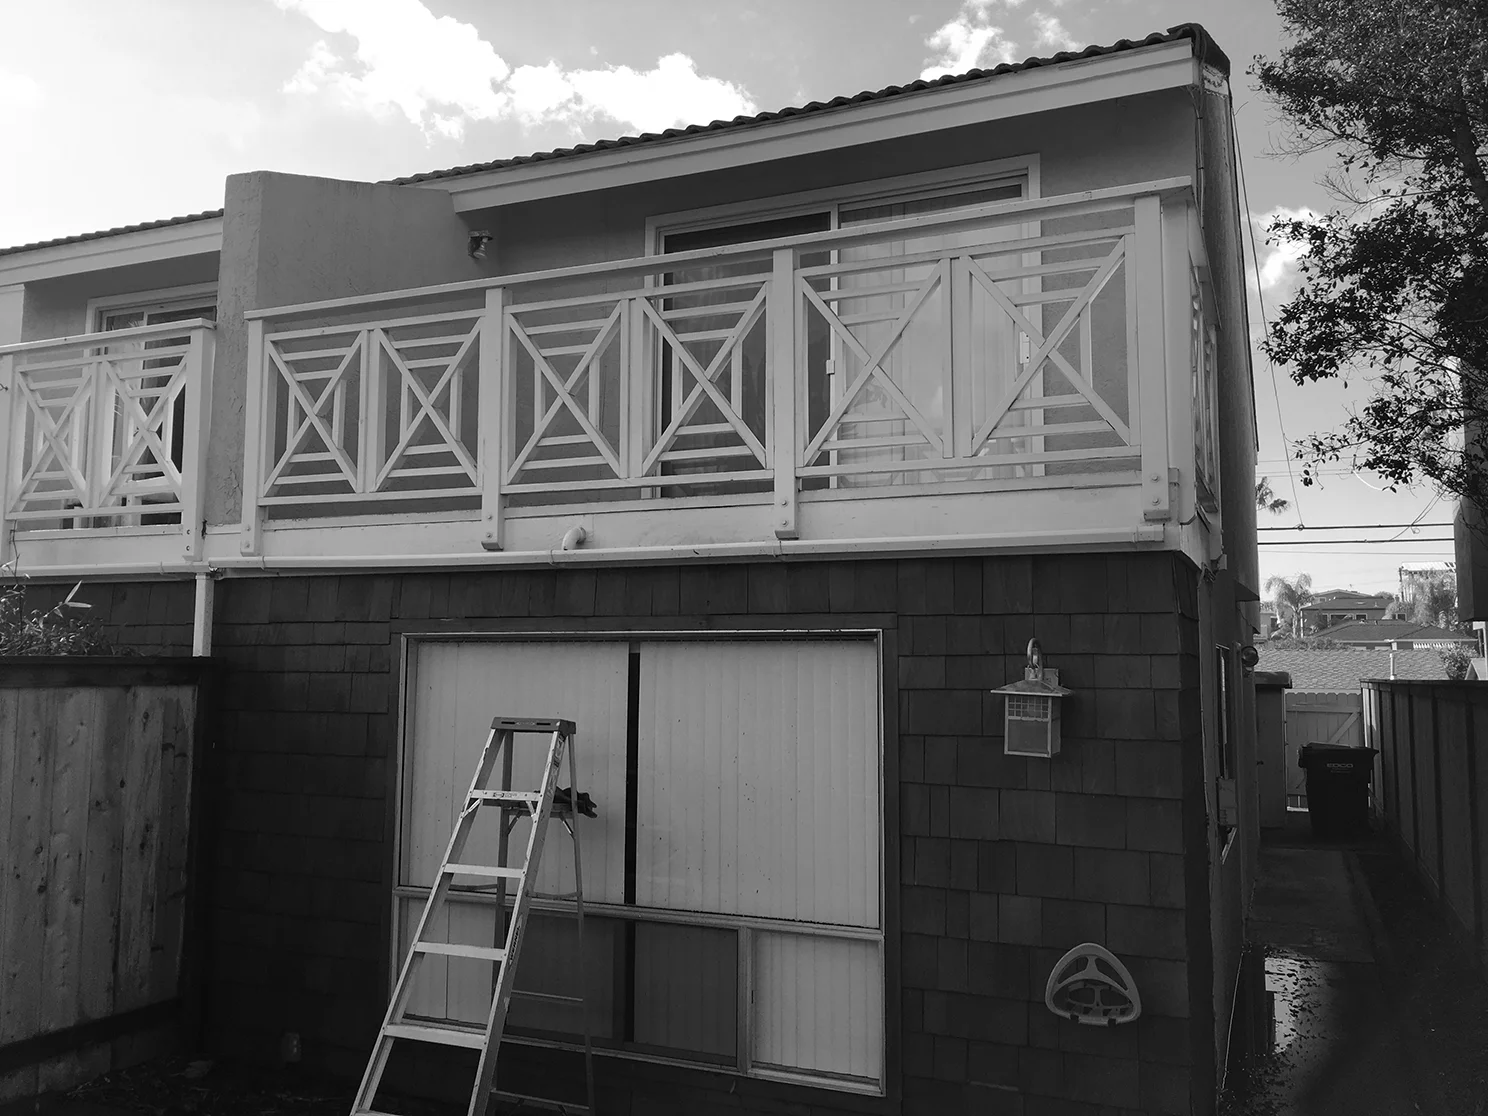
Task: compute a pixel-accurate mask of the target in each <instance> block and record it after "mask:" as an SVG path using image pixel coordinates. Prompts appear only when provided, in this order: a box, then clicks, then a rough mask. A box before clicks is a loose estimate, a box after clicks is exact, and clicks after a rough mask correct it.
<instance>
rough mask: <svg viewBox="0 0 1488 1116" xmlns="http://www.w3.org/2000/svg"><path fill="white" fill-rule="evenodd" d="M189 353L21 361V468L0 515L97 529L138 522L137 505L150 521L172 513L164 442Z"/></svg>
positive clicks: (123, 351) (173, 491)
mask: <svg viewBox="0 0 1488 1116" xmlns="http://www.w3.org/2000/svg"><path fill="white" fill-rule="evenodd" d="M76 348H77V347H76V346H75V347H74V350H73V351H74V352H76ZM186 352H187V348H186V347H185V346H183V345H171V344H165V345H158V346H157V347H155V348H141V347H139V346H136V345H128V346H125V345H110V346H107V347H104V346H102V345H100V346H96V347H92V348H90V349H89V350H88V351H85V352H83V353H82V354H80V355H76V356H70V357H69V356H61V357H59V356H57V355H56V354H54V353H44V354H42V357H40V358H38V359H35V360H32V361H28V362H24V363H21V364H20V365H19V366H18V367H17V368H16V374H15V381H14V382H15V387H16V395H17V402H18V404H19V413H18V414H17V415H15V416H14V417H13V420H12V421H13V432H14V436H15V437H16V439H17V444H16V445H14V446H13V447H12V451H11V452H12V456H13V460H14V462H15V464H16V465H17V466H18V469H17V470H16V474H15V475H13V479H12V482H11V486H10V487H11V498H10V500H9V502H8V506H7V511H6V517H7V518H8V519H12V520H16V521H27V520H40V521H45V520H51V519H56V518H58V516H59V513H62V514H65V515H66V516H67V517H74V516H86V517H88V518H90V519H92V520H94V521H97V522H99V523H100V524H101V523H104V522H109V521H112V520H119V521H122V520H123V519H124V518H125V517H128V516H131V515H135V514H138V507H139V504H140V501H141V499H142V498H148V499H149V503H150V511H151V513H152V514H161V513H165V512H170V511H172V510H173V509H179V507H180V505H181V500H182V483H183V481H182V475H181V470H180V468H179V466H178V464H177V462H176V461H175V460H174V458H173V456H172V453H171V449H170V442H171V435H172V431H173V428H174V409H175V407H176V404H177V401H178V399H179V398H180V397H181V396H182V394H183V393H184V392H185V391H186V390H187V383H186Z"/></svg>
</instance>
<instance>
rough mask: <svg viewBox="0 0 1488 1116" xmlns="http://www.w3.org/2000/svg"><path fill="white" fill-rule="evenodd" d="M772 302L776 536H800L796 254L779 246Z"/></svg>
mask: <svg viewBox="0 0 1488 1116" xmlns="http://www.w3.org/2000/svg"><path fill="white" fill-rule="evenodd" d="M774 262H775V266H774V269H773V271H772V273H771V276H770V296H769V299H768V300H767V306H768V309H767V313H768V315H769V338H770V342H769V343H770V363H769V369H770V384H771V386H772V389H773V390H772V392H771V407H772V413H771V416H770V432H771V438H770V465H771V467H772V468H773V469H774V471H775V537H776V538H777V539H794V538H796V537H797V527H796V453H797V450H798V446H797V432H796V404H797V400H798V399H799V398H800V384H799V382H798V376H797V370H796V348H797V346H796V304H797V299H796V252H795V249H794V248H777V249H776V250H775V261H774Z"/></svg>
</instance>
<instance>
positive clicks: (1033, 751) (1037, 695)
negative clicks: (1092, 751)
mask: <svg viewBox="0 0 1488 1116" xmlns="http://www.w3.org/2000/svg"><path fill="white" fill-rule="evenodd" d="M992 692H993V693H994V694H1002V695H1003V696H1004V697H1006V698H1007V710H1006V713H1005V714H1004V717H1003V746H1002V750H1003V752H1004V753H1006V754H1007V755H1010V756H1037V757H1039V758H1040V759H1049V758H1050V757H1052V756H1057V755H1058V754H1059V702H1060V699H1061V698H1065V697H1068V696H1069V695H1070V694H1072V693H1074V691H1073V690H1067V689H1065V688H1064V687H1063V686H1061V685H1060V684H1059V672H1058V671H1057V670H1049V669H1047V668H1045V666H1044V657H1043V653H1042V652H1041V651H1040V650H1039V642H1038V640H1036V639H1030V640H1029V641H1028V665H1027V666H1025V667H1024V668H1023V677H1022V679H1021V680H1019V681H1017V682H1010V683H1008V684H1007V685H1006V686H1004V687H1002V689H1000V690H993V691H992Z"/></svg>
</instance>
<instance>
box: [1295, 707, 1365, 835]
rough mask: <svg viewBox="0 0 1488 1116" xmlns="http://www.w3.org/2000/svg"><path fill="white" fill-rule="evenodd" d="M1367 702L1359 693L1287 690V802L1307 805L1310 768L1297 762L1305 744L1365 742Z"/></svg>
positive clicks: (1359, 745) (1357, 745)
mask: <svg viewBox="0 0 1488 1116" xmlns="http://www.w3.org/2000/svg"><path fill="white" fill-rule="evenodd" d="M1363 708H1364V706H1363V702H1362V700H1361V699H1360V697H1359V695H1358V694H1290V693H1289V694H1287V696H1286V773H1287V774H1286V796H1287V806H1288V807H1291V808H1294V809H1296V808H1300V809H1306V808H1307V772H1305V771H1303V770H1302V769H1301V768H1300V767H1298V766H1297V757H1298V756H1299V755H1300V754H1301V751H1302V745H1304V744H1344V745H1347V746H1348V747H1350V748H1362V747H1363V746H1364V724H1363V721H1362V719H1361V714H1362V712H1363Z"/></svg>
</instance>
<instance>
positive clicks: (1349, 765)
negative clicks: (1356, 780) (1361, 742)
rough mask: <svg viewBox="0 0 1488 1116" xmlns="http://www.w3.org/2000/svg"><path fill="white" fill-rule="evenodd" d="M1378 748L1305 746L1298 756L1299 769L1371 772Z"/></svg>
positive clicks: (1326, 745)
mask: <svg viewBox="0 0 1488 1116" xmlns="http://www.w3.org/2000/svg"><path fill="white" fill-rule="evenodd" d="M1378 754H1379V749H1377V748H1354V747H1351V746H1350V745H1347V744H1304V745H1302V748H1301V751H1300V752H1299V753H1298V755H1297V766H1298V767H1315V766H1321V767H1324V768H1326V769H1328V770H1331V771H1357V770H1360V769H1363V770H1366V771H1367V770H1369V769H1370V768H1372V767H1373V766H1374V757H1375V756H1376V755H1378Z"/></svg>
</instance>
